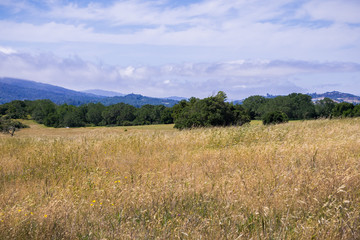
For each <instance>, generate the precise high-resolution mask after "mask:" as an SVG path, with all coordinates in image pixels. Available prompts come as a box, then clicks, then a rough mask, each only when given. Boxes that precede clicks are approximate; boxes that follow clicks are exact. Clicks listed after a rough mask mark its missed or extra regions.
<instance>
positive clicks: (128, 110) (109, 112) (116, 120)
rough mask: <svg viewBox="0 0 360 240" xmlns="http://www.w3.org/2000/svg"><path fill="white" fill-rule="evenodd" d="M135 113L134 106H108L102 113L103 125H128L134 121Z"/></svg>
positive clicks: (119, 104)
mask: <svg viewBox="0 0 360 240" xmlns="http://www.w3.org/2000/svg"><path fill="white" fill-rule="evenodd" d="M135 111H136V108H135V107H134V106H131V105H129V104H125V103H118V104H114V105H110V106H108V107H107V108H106V109H105V110H104V111H103V113H102V117H103V121H104V125H118V126H124V125H130V124H131V123H132V121H134V119H135Z"/></svg>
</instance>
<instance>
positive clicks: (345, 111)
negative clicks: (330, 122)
mask: <svg viewBox="0 0 360 240" xmlns="http://www.w3.org/2000/svg"><path fill="white" fill-rule="evenodd" d="M353 109H354V105H353V104H351V103H347V102H342V103H339V104H337V105H336V106H335V107H334V109H333V111H332V115H333V116H334V117H352V111H353Z"/></svg>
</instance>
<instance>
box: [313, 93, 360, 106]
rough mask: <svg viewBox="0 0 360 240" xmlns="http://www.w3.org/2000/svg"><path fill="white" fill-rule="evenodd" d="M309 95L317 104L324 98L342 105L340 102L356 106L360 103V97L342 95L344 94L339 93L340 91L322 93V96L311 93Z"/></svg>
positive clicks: (347, 94) (348, 94)
mask: <svg viewBox="0 0 360 240" xmlns="http://www.w3.org/2000/svg"><path fill="white" fill-rule="evenodd" d="M308 95H310V96H311V97H312V100H313V101H314V102H316V101H318V100H322V99H324V98H330V99H332V100H334V101H335V102H338V103H340V102H349V103H354V104H359V103H360V97H359V96H356V95H353V94H350V93H342V92H338V91H333V92H326V93H322V94H317V93H309V94H308Z"/></svg>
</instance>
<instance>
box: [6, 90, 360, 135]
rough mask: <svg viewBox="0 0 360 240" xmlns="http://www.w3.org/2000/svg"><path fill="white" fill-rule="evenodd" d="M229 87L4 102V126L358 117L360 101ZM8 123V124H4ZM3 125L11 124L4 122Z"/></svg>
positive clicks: (180, 125)
mask: <svg viewBox="0 0 360 240" xmlns="http://www.w3.org/2000/svg"><path fill="white" fill-rule="evenodd" d="M226 100H227V96H226V94H225V93H224V92H221V91H220V92H218V93H217V95H215V96H210V97H208V98H204V99H198V98H195V97H192V98H190V99H189V100H182V101H180V102H178V103H177V104H176V105H174V106H173V107H165V106H163V105H144V106H141V107H138V108H136V107H134V106H132V105H129V104H126V103H118V104H114V105H110V106H105V105H103V104H101V103H88V104H84V105H81V106H73V105H68V104H62V105H56V104H55V103H53V102H52V101H50V100H35V101H27V100H25V101H20V100H15V101H12V102H9V103H5V104H2V105H0V117H1V119H2V120H1V121H0V125H1V126H4V124H5V123H9V121H8V120H9V119H33V120H35V121H36V122H38V123H40V124H44V125H45V126H48V127H84V126H132V125H149V124H170V123H174V127H175V128H178V129H186V128H194V127H208V126H241V125H243V124H245V123H247V122H249V121H250V120H252V119H262V120H263V123H264V124H272V123H281V122H286V121H287V120H289V119H290V120H302V119H316V118H332V117H358V116H360V105H354V104H351V103H346V102H342V103H336V102H334V101H333V100H331V99H329V98H325V99H323V100H320V101H317V102H316V103H313V102H312V100H311V97H310V96H308V95H305V94H300V93H292V94H289V95H287V96H277V97H274V98H265V97H263V96H251V97H248V98H246V99H245V100H244V101H243V103H242V104H233V103H230V102H227V101H226ZM2 123H3V124H2ZM1 126H0V127H1ZM3 129H5V128H4V127H3Z"/></svg>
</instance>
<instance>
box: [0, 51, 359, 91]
mask: <svg viewBox="0 0 360 240" xmlns="http://www.w3.org/2000/svg"><path fill="white" fill-rule="evenodd" d="M9 51H10V53H9ZM5 52H7V53H5ZM5 52H4V51H3V52H2V53H1V52H0V72H1V73H2V76H11V77H17V78H24V79H27V78H28V76H32V79H33V80H34V79H35V80H37V81H41V82H45V83H50V84H54V85H60V86H63V87H67V88H72V89H77V90H86V89H93V88H99V89H107V90H116V91H119V92H122V93H131V92H134V93H141V94H144V95H149V96H157V97H166V96H172V95H178V96H185V97H191V96H198V97H206V96H209V95H211V94H213V93H216V92H217V91H219V90H224V91H226V92H227V93H228V94H229V97H231V98H243V97H246V96H248V95H250V94H266V93H272V94H286V93H288V92H308V91H313V89H311V88H309V86H308V84H303V83H304V82H306V78H307V77H308V76H310V77H311V76H314V75H319V74H320V75H321V74H349V73H351V74H355V75H357V76H359V75H360V64H357V63H349V62H308V61H282V60H238V61H231V62H218V63H184V64H167V65H161V66H127V67H121V66H113V65H104V64H95V63H91V62H88V61H84V60H82V59H81V58H79V57H72V58H59V57H57V56H55V55H53V54H40V55H31V54H26V53H12V52H11V50H6V51H5ZM298 76H303V78H300V79H299V78H298ZM304 79H305V80H304ZM342 84H344V85H345V86H346V85H347V84H348V85H349V84H350V85H351V82H349V83H347V82H346V81H343V82H342ZM318 87H319V86H318ZM322 87H323V88H326V86H325V85H324V86H322ZM328 87H331V85H330V86H328ZM348 87H352V86H348ZM328 90H332V89H328Z"/></svg>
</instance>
